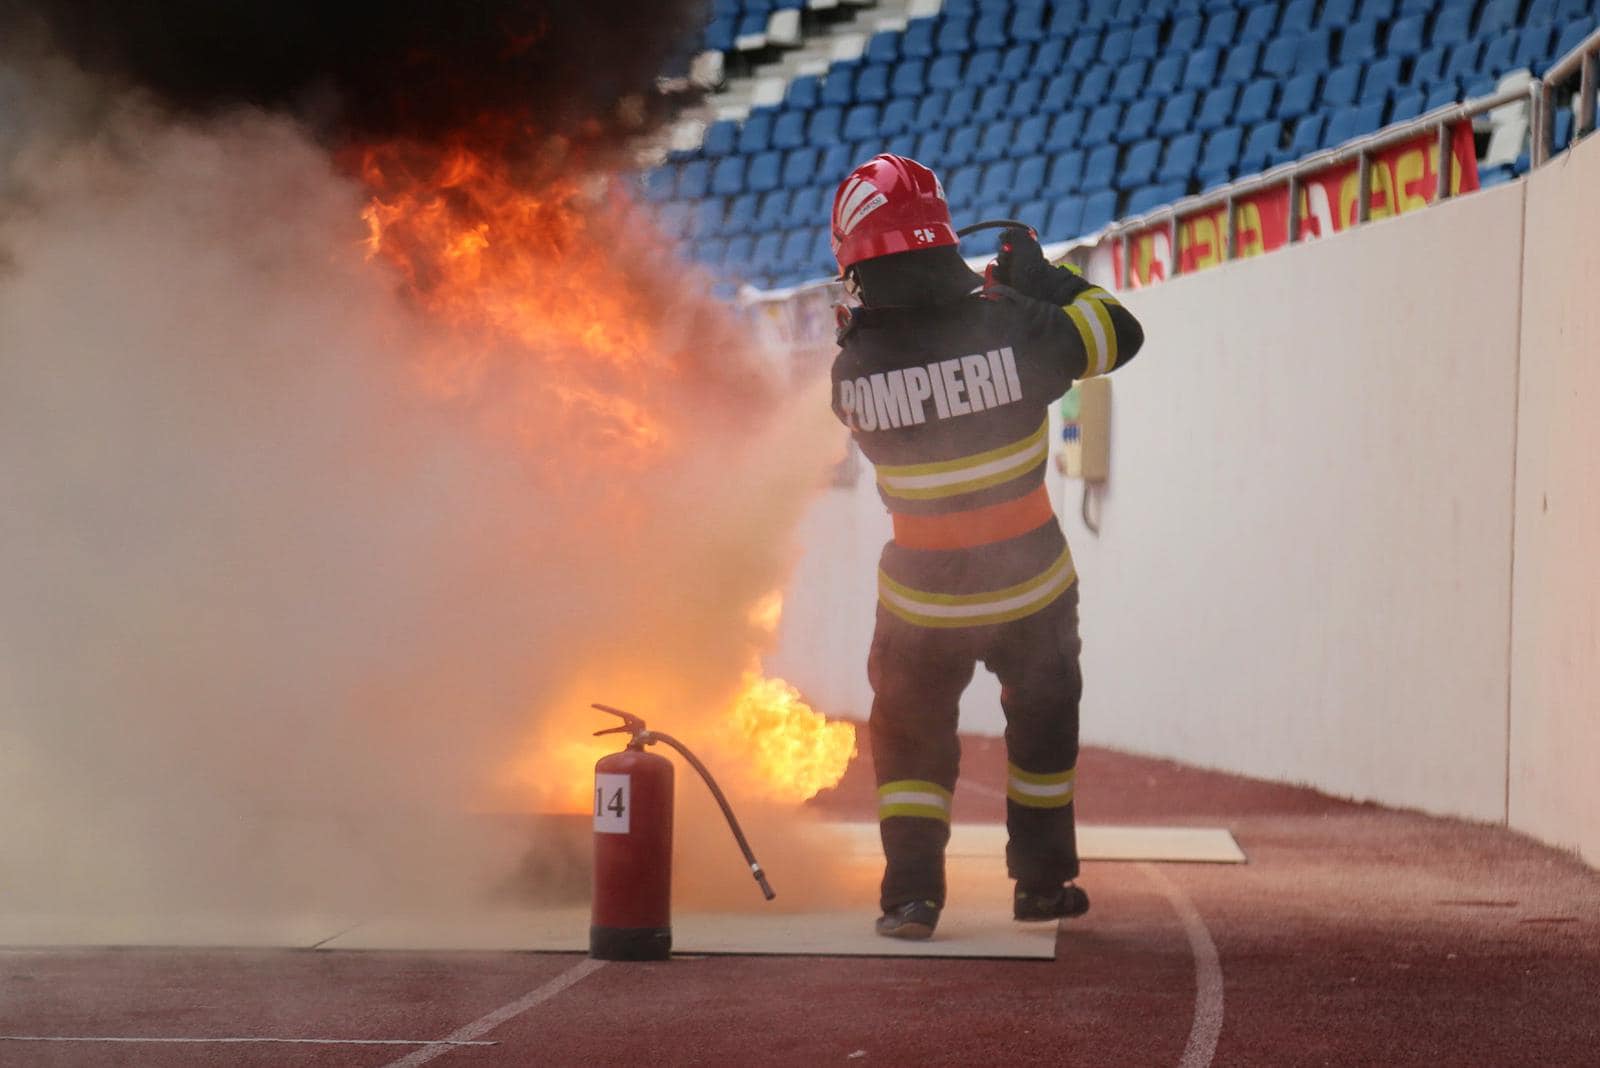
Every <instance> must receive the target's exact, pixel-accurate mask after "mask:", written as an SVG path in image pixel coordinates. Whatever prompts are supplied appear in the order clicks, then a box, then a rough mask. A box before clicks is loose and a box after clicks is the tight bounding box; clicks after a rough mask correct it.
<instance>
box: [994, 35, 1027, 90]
mask: <svg viewBox="0 0 1600 1068" xmlns="http://www.w3.org/2000/svg"><path fill="white" fill-rule="evenodd" d="M1032 63H1033V46H1032V45H1025V44H1017V45H1012V46H1011V47H1010V48H1008V49H1006V50H1005V51H1004V52H1001V53H1000V79H1001V80H1002V81H1007V82H1014V81H1016V80H1017V79H1018V78H1024V77H1026V76H1027V74H1028V71H1029V69H1030V67H1031V66H1032Z"/></svg>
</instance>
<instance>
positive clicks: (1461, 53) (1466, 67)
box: [1443, 41, 1483, 81]
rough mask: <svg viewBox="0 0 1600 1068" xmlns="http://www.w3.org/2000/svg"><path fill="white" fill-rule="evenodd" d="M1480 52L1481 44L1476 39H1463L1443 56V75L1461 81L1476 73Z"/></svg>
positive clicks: (1481, 50) (1481, 49)
mask: <svg viewBox="0 0 1600 1068" xmlns="http://www.w3.org/2000/svg"><path fill="white" fill-rule="evenodd" d="M1482 52H1483V46H1482V45H1481V44H1480V43H1479V42H1477V41H1463V42H1462V43H1461V44H1458V45H1456V46H1455V47H1454V48H1452V49H1450V54H1449V55H1448V56H1447V57H1446V58H1445V61H1444V67H1443V74H1444V76H1445V77H1446V78H1458V79H1461V80H1463V81H1465V80H1467V79H1469V78H1471V77H1473V76H1474V75H1476V74H1477V73H1478V57H1479V56H1480V55H1482Z"/></svg>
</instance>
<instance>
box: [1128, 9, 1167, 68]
mask: <svg viewBox="0 0 1600 1068" xmlns="http://www.w3.org/2000/svg"><path fill="white" fill-rule="evenodd" d="M1161 52H1162V48H1161V23H1160V21H1159V20H1157V19H1154V18H1149V19H1145V20H1144V21H1143V22H1140V23H1139V24H1138V25H1136V26H1135V27H1134V28H1133V41H1132V43H1131V45H1130V46H1129V49H1128V58H1129V59H1146V60H1150V59H1156V58H1157V57H1159V56H1160V55H1161Z"/></svg>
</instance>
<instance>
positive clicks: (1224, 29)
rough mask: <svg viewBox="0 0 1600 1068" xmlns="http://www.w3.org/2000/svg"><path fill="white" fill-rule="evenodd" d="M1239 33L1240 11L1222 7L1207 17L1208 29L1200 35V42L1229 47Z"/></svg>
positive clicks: (1212, 45) (1211, 46) (1207, 44)
mask: <svg viewBox="0 0 1600 1068" xmlns="http://www.w3.org/2000/svg"><path fill="white" fill-rule="evenodd" d="M1238 33H1239V15H1238V13H1237V12H1235V11H1234V10H1233V9H1232V8H1229V7H1225V8H1221V9H1219V10H1217V11H1214V12H1212V13H1211V16H1210V17H1209V18H1207V19H1206V30H1205V33H1203V34H1201V35H1200V43H1201V45H1203V46H1206V47H1209V48H1227V47H1229V46H1231V45H1232V44H1233V43H1234V41H1235V40H1237V38H1238Z"/></svg>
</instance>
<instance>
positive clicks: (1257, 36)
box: [1239, 4, 1278, 42]
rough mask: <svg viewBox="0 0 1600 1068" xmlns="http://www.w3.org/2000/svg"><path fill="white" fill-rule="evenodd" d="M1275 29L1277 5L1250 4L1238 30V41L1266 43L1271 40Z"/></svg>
mask: <svg viewBox="0 0 1600 1068" xmlns="http://www.w3.org/2000/svg"><path fill="white" fill-rule="evenodd" d="M1277 28H1278V5H1277V4H1252V5H1250V8H1249V10H1248V11H1247V12H1246V13H1245V17H1244V25H1243V26H1242V27H1240V29H1239V40H1240V41H1253V42H1261V41H1267V40H1270V39H1271V38H1272V35H1273V32H1274V31H1275V30H1276V29H1277Z"/></svg>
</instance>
